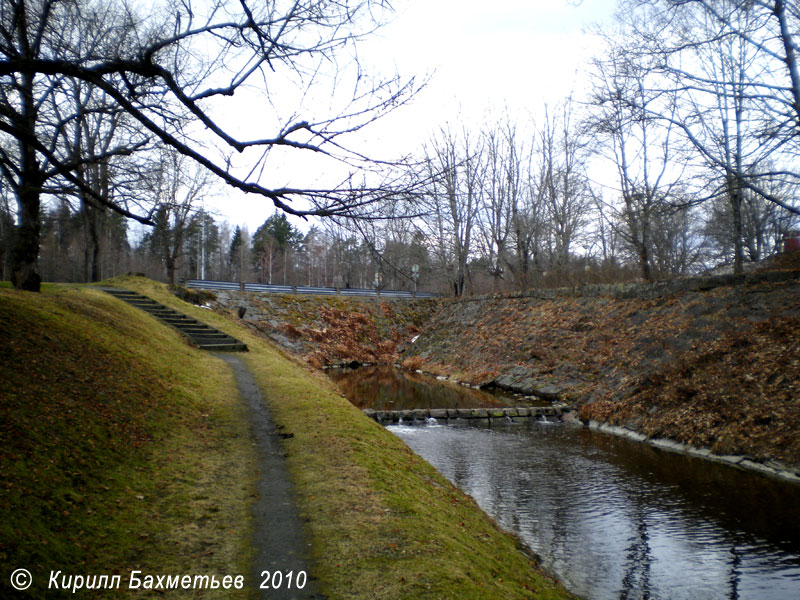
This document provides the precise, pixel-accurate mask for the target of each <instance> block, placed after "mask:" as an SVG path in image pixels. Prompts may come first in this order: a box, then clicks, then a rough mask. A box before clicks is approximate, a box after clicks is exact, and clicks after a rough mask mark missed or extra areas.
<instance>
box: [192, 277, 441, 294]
mask: <svg viewBox="0 0 800 600" xmlns="http://www.w3.org/2000/svg"><path fill="white" fill-rule="evenodd" d="M181 283H182V284H183V285H185V286H186V287H187V288H194V289H197V290H211V291H213V290H220V291H224V290H235V291H241V292H261V293H269V294H309V295H320V296H334V295H339V296H364V297H370V298H374V297H376V296H377V297H380V298H436V297H437V296H439V294H432V293H430V292H417V293H416V294H415V293H414V292H409V291H408V290H374V289H368V288H333V287H315V286H307V285H272V284H268V283H245V282H237V281H212V280H208V279H187V280H185V281H183V280H181Z"/></svg>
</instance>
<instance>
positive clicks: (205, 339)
mask: <svg viewBox="0 0 800 600" xmlns="http://www.w3.org/2000/svg"><path fill="white" fill-rule="evenodd" d="M100 289H101V290H103V291H104V292H106V293H107V294H111V295H112V296H114V297H115V298H119V299H120V300H124V301H125V302H127V303H128V304H131V305H132V306H135V307H136V308H139V309H141V310H143V311H145V312H147V313H149V314H151V315H153V316H154V317H156V318H157V319H159V320H161V321H163V322H164V323H167V324H168V325H171V326H172V327H174V328H175V329H177V330H178V331H180V332H181V333H182V334H183V335H184V336H186V337H187V338H189V340H191V342H192V343H193V344H194V345H196V346H197V347H198V348H200V349H201V350H213V351H227V352H246V351H247V346H246V345H245V344H243V343H242V342H240V341H239V340H237V339H236V338H234V337H231V336H229V335H228V334H227V333H223V332H221V331H220V330H218V329H215V328H213V327H211V326H210V325H206V324H205V323H202V322H200V321H198V320H197V319H193V318H191V317H187V316H186V315H184V314H183V313H180V312H178V311H177V310H174V309H172V308H169V307H168V306H164V305H163V304H159V303H158V302H156V301H155V300H152V299H151V298H148V297H147V296H143V295H141V294H138V293H136V292H131V291H130V290H124V289H121V288H100Z"/></svg>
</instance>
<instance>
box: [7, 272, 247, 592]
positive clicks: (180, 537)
mask: <svg viewBox="0 0 800 600" xmlns="http://www.w3.org/2000/svg"><path fill="white" fill-rule="evenodd" d="M0 381H2V388H0V486H1V487H2V496H1V497H0V516H1V518H0V565H2V566H1V567H0V571H1V572H2V580H0V595H3V596H6V595H7V593H9V591H10V590H9V588H8V585H9V583H8V577H9V575H10V573H11V571H13V570H14V569H16V568H20V567H24V568H27V569H28V570H29V571H31V572H32V573H33V577H34V585H33V587H32V588H31V590H29V592H30V593H31V595H32V596H33V597H44V596H45V594H46V596H47V597H48V598H50V597H53V596H54V594H53V592H52V591H50V592H47V593H46V592H45V591H44V587H45V586H46V585H47V579H48V574H49V572H50V571H51V570H54V571H58V570H61V571H62V572H63V573H65V574H84V575H85V574H103V573H109V574H110V573H120V574H122V575H123V581H125V580H126V576H127V572H128V571H130V570H132V569H141V570H143V571H144V572H150V573H156V574H164V573H167V574H171V573H190V572H191V573H195V572H206V573H215V574H226V573H247V572H248V568H249V564H248V563H249V556H250V554H249V552H250V551H249V536H250V531H251V530H250V523H249V516H248V515H249V513H248V503H249V501H250V499H251V497H252V493H253V483H254V482H253V475H252V473H254V472H255V469H254V468H253V467H254V455H253V452H252V449H251V445H250V439H249V430H248V428H247V421H246V415H245V414H244V412H243V410H242V407H241V404H240V402H239V399H238V395H237V394H236V392H235V389H236V388H235V383H234V381H233V377H232V374H231V373H230V371H229V369H228V368H227V366H226V365H224V364H223V363H221V361H219V360H217V359H215V358H213V357H211V356H209V355H207V354H204V353H202V352H200V351H198V350H195V349H192V348H190V347H189V346H188V345H187V344H186V343H185V341H184V340H183V339H182V338H181V337H180V335H179V334H177V332H175V331H173V330H171V329H170V328H168V327H164V326H163V325H161V324H159V323H157V322H155V320H153V319H152V318H151V317H149V316H148V315H146V314H145V313H143V312H141V311H138V310H136V309H134V308H132V307H129V306H127V305H125V304H124V303H122V302H121V301H119V300H116V299H114V298H112V297H110V296H108V295H107V294H104V293H102V292H100V291H97V290H93V289H90V288H82V287H77V286H47V287H46V288H44V291H43V292H42V293H40V294H33V293H28V292H16V291H12V290H7V289H2V290H0ZM170 593H171V595H176V593H175V592H170ZM55 595H58V594H55ZM111 595H113V594H111ZM184 595H185V594H184ZM177 596H178V597H180V596H181V594H180V593H177Z"/></svg>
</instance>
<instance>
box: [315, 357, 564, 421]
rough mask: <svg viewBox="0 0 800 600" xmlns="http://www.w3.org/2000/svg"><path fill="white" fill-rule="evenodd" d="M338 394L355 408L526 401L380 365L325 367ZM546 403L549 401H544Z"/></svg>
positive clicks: (469, 405) (498, 404)
mask: <svg viewBox="0 0 800 600" xmlns="http://www.w3.org/2000/svg"><path fill="white" fill-rule="evenodd" d="M326 372H327V374H328V376H329V377H330V378H331V379H333V380H334V381H335V382H336V384H337V385H338V386H339V388H340V389H341V391H342V394H344V396H345V397H346V398H347V399H348V400H350V402H352V403H353V404H355V405H356V406H358V407H359V408H374V409H375V410H411V409H415V408H490V407H504V406H524V405H527V404H530V402H527V401H524V400H522V399H520V398H518V397H515V396H513V395H503V394H500V393H497V394H488V393H486V392H483V391H480V390H475V389H471V388H465V387H463V386H460V385H455V384H445V383H442V382H439V381H437V380H435V379H433V378H431V377H428V376H425V375H420V374H418V373H411V372H408V371H400V370H398V369H395V368H394V367H392V366H387V365H380V366H369V367H360V368H357V369H330V370H328V371H326ZM546 404H549V403H546Z"/></svg>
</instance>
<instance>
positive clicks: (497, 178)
mask: <svg viewBox="0 0 800 600" xmlns="http://www.w3.org/2000/svg"><path fill="white" fill-rule="evenodd" d="M484 135H485V139H486V176H485V180H484V190H483V193H482V195H481V197H482V202H481V204H480V205H479V211H478V220H479V223H480V228H479V230H478V231H479V238H478V239H479V242H480V248H481V250H482V252H483V255H484V256H486V257H487V259H488V263H489V275H491V277H492V279H493V282H494V289H495V291H497V290H498V288H499V281H500V279H502V278H503V276H504V271H505V266H507V265H508V263H509V261H511V256H510V255H509V251H510V248H509V246H510V244H511V240H512V228H513V225H514V219H513V215H514V211H515V210H518V207H519V205H520V203H521V195H522V194H523V193H524V191H523V188H524V185H523V180H524V171H523V166H524V163H523V160H524V159H523V154H524V149H523V148H522V147H521V144H520V142H519V141H518V136H517V127H516V124H515V123H513V122H512V121H511V119H510V118H509V117H508V116H506V118H505V119H504V120H503V121H500V122H498V123H497V124H496V125H495V126H494V127H491V128H490V129H488V130H487V131H486V133H485V134H484Z"/></svg>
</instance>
